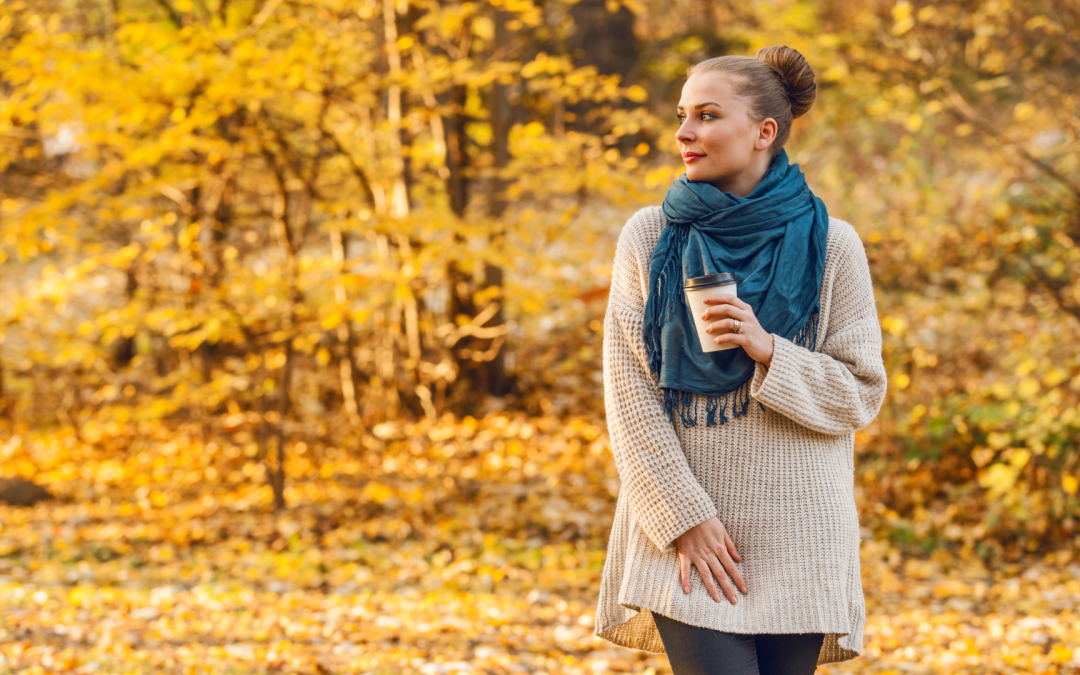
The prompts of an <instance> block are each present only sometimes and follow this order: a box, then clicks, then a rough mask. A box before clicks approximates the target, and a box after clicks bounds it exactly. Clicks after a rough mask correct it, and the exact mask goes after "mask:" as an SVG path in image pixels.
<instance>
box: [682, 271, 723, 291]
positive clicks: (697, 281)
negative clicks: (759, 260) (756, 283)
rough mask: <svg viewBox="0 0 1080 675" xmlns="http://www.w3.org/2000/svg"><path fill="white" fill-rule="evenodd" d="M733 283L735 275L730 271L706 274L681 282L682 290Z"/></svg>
mask: <svg viewBox="0 0 1080 675" xmlns="http://www.w3.org/2000/svg"><path fill="white" fill-rule="evenodd" d="M733 283H735V275H734V274H732V273H731V272H720V273H719V274H706V275H705V276H703V277H694V278H693V279H687V280H686V281H685V282H683V289H684V290H687V291H689V290H696V289H699V288H711V287H712V286H727V285H729V284H733Z"/></svg>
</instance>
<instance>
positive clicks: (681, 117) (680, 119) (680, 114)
mask: <svg viewBox="0 0 1080 675" xmlns="http://www.w3.org/2000/svg"><path fill="white" fill-rule="evenodd" d="M675 117H678V118H679V121H680V122H685V121H686V115H684V114H683V113H679V114H677V115H675Z"/></svg>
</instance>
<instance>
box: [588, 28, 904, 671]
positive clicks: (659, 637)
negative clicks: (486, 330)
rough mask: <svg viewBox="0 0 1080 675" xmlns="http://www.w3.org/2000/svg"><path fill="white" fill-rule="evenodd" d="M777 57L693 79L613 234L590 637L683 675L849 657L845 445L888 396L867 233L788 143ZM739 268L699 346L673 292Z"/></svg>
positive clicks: (798, 80) (795, 64) (713, 305)
mask: <svg viewBox="0 0 1080 675" xmlns="http://www.w3.org/2000/svg"><path fill="white" fill-rule="evenodd" d="M815 91H816V88H815V84H814V74H813V71H812V70H811V69H810V66H809V64H808V63H807V62H806V59H805V58H803V56H802V55H801V54H799V53H798V52H797V51H795V50H793V49H789V48H787V47H770V48H766V49H762V50H761V51H759V52H758V53H757V56H756V57H755V58H749V57H742V56H723V57H719V58H714V59H710V60H708V61H704V62H702V63H699V64H697V65H696V66H693V67H692V68H690V70H689V72H688V77H687V80H686V83H685V84H684V86H683V90H682V98H681V100H680V102H679V108H678V110H679V118H680V119H681V121H682V124H681V126H680V127H679V131H678V134H677V135H676V141H677V144H678V147H679V150H680V151H681V153H682V156H683V160H684V162H685V164H686V173H685V174H684V175H682V176H680V177H679V178H678V179H677V180H676V181H675V182H674V184H673V185H672V187H671V189H670V190H669V191H668V193H667V196H666V197H665V198H664V204H663V206H662V207H651V208H646V209H643V210H641V211H639V212H638V213H636V214H635V215H634V216H633V217H632V218H631V219H630V220H629V222H627V224H626V226H625V227H624V228H623V231H622V233H621V235H620V237H619V242H618V245H617V247H616V251H615V263H614V269H613V272H612V283H611V296H610V300H609V304H608V309H607V316H606V318H605V323H604V388H605V392H604V396H605V405H606V408H607V420H608V427H609V432H610V437H611V447H612V451H613V453H614V455H615V462H616V466H617V467H618V470H619V474H620V477H621V479H622V489H621V491H620V493H619V501H618V506H617V507H616V514H615V522H614V524H613V527H612V531H611V538H610V540H609V543H608V556H607V562H606V564H605V567H604V575H603V579H602V582H601V585H600V601H599V606H598V609H597V614H596V634H597V635H599V636H601V637H603V638H605V639H607V640H610V641H612V642H614V643H616V644H619V645H623V646H627V647H634V648H637V649H643V650H647V651H652V652H660V653H662V652H666V653H667V654H668V658H669V659H670V661H671V666H672V669H673V670H674V672H675V675H684V674H691V673H693V674H697V673H710V674H712V673H716V674H720V673H723V674H728V675H744V674H754V675H757V674H760V675H772V674H778V673H785V674H788V673H790V674H792V675H795V674H798V673H812V672H813V671H814V668H815V667H816V666H817V665H818V664H823V663H831V662H835V661H843V660H847V659H851V658H854V657H855V656H857V655H858V654H859V652H860V651H861V649H862V631H863V625H864V623H865V617H866V612H865V605H864V602H863V596H862V586H861V581H860V576H859V523H858V514H857V513H856V510H855V501H854V498H853V495H852V481H853V452H852V448H853V442H854V434H855V432H856V431H857V430H859V429H861V428H863V427H864V426H866V425H867V424H869V423H870V422H871V421H872V420H873V419H874V417H875V416H876V415H877V412H878V409H879V408H880V406H881V401H882V399H883V397H884V395H885V369H884V366H883V364H882V360H881V328H880V325H879V324H878V319H877V312H876V309H875V306H874V292H873V287H872V286H871V282H870V271H869V267H868V265H867V261H866V254H865V252H864V250H863V246H862V242H861V241H860V240H859V237H858V235H857V234H856V233H855V231H854V229H852V227H851V226H850V225H849V224H847V223H846V222H844V221H842V220H838V219H836V218H830V217H829V216H828V214H827V212H826V210H825V205H824V204H823V203H822V202H821V200H819V199H818V198H817V197H815V196H814V195H813V193H811V192H810V190H809V188H807V186H806V181H805V179H804V177H803V175H802V172H801V171H800V170H799V168H798V166H796V165H791V164H789V163H788V159H787V154H786V153H785V152H784V150H783V146H784V142H785V141H786V140H787V138H788V134H789V132H790V130H791V123H792V119H793V118H794V117H798V116H799V115H802V114H804V113H805V112H806V111H807V110H809V108H810V106H811V104H812V103H813V101H814V98H815ZM718 272H732V273H734V275H735V277H736V280H737V288H738V296H739V297H737V298H736V297H735V296H732V295H713V296H710V297H709V298H707V299H706V304H707V305H708V309H707V310H706V313H705V314H704V315H703V316H702V317H701V318H702V319H703V320H705V321H707V322H709V329H708V330H709V335H714V336H715V337H714V338H713V340H714V342H716V343H731V344H734V345H737V346H738V347H739V348H738V349H729V350H725V351H717V352H708V353H706V352H704V351H703V350H702V348H701V344H700V343H699V341H698V337H697V331H696V328H695V325H694V320H695V319H694V317H693V316H691V313H690V310H689V309H688V305H687V304H686V301H685V298H684V295H683V281H684V280H685V279H688V278H692V277H696V276H702V275H706V274H713V273H718Z"/></svg>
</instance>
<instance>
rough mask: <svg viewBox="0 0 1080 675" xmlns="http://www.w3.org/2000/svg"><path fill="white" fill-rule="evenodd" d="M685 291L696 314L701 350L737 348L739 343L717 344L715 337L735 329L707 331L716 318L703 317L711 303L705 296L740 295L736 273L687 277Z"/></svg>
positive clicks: (715, 350) (688, 302) (688, 301)
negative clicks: (736, 283)
mask: <svg viewBox="0 0 1080 675" xmlns="http://www.w3.org/2000/svg"><path fill="white" fill-rule="evenodd" d="M683 291H684V292H685V293H686V303H687V304H688V305H690V311H691V312H693V314H694V325H695V326H697V332H698V340H700V341H701V350H702V351H705V352H719V351H723V350H725V349H735V348H736V347H738V346H739V345H737V344H735V343H734V342H722V343H720V344H716V343H715V342H713V339H714V338H716V336H718V335H723V334H724V333H732V332H734V331H731V330H727V329H721V330H718V331H716V332H715V333H706V332H705V329H706V328H708V327H709V325H710V324H712V323H715V322H716V321H715V320H711V321H706V320H704V319H702V318H701V317H702V316H704V315H705V311H706V310H707V309H709V305H706V304H705V298H707V297H709V296H710V295H719V294H722V293H724V294H728V295H734V296H735V297H738V296H739V294H738V293H737V292H736V289H735V275H734V274H732V273H731V272H721V273H720V274H706V275H705V276H703V277H694V278H693V279H687V280H686V281H684V282H683Z"/></svg>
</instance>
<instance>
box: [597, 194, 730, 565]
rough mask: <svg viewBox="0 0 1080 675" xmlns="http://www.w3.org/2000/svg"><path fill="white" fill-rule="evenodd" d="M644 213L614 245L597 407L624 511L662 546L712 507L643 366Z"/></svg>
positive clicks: (667, 547)
mask: <svg viewBox="0 0 1080 675" xmlns="http://www.w3.org/2000/svg"><path fill="white" fill-rule="evenodd" d="M647 217H648V216H647V213H646V212H639V213H638V214H637V215H635V216H634V217H633V218H631V219H630V221H629V222H628V223H627V225H626V227H624V228H623V231H622V234H621V235H620V236H619V242H618V245H617V246H616V250H615V264H614V269H613V271H612V280H611V295H610V297H609V299H608V306H607V314H606V316H605V318H604V406H605V408H606V413H607V424H608V433H609V437H610V439H611V450H612V453H613V454H614V456H615V466H616V468H618V471H619V477H620V479H621V480H622V487H621V489H622V491H623V492H624V493H625V497H626V499H627V501H628V504H629V506H630V510H631V513H632V514H633V516H634V517H635V519H636V520H637V521H638V522H639V523H640V524H641V527H642V530H643V531H644V532H645V534H646V536H648V537H649V539H650V540H651V541H652V542H653V544H655V545H656V547H657V548H659V549H660V550H661V551H668V550H671V549H674V548H675V539H676V538H677V537H678V536H679V535H681V534H682V533H683V532H686V531H687V530H689V529H690V528H691V527H694V526H695V525H697V524H699V523H702V522H704V521H706V520H708V519H709V518H711V517H712V516H714V515H716V514H717V509H716V506H715V505H714V504H713V502H712V499H711V498H710V497H709V495H708V493H707V492H706V491H705V489H704V488H703V487H702V486H701V484H700V483H699V482H698V480H697V478H696V477H695V476H694V474H693V472H692V471H691V469H690V465H689V462H687V459H686V455H685V454H684V452H683V449H682V445H681V444H680V442H679V439H678V436H676V434H675V428H674V426H673V425H672V424H671V421H670V420H669V419H668V417H667V415H666V413H665V412H664V407H663V397H662V395H661V392H660V388H659V387H658V386H657V384H656V382H655V380H654V379H653V377H652V374H651V373H650V371H649V369H648V365H647V364H648V361H647V358H646V354H645V341H644V338H643V335H642V326H643V319H644V307H645V298H644V294H643V291H642V289H643V288H646V287H647V279H648V277H647V275H644V276H643V272H644V270H647V269H648V267H647V265H648V252H645V251H643V249H644V248H645V246H644V245H643V242H642V241H641V237H640V235H639V232H638V230H639V229H640V228H639V226H640V225H641V224H642V222H641V221H642V220H643V219H645V218H647Z"/></svg>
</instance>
